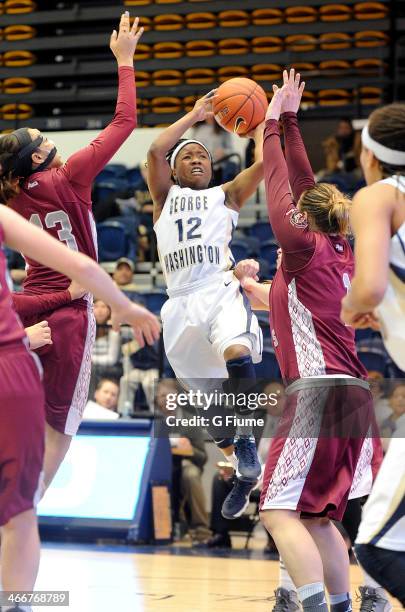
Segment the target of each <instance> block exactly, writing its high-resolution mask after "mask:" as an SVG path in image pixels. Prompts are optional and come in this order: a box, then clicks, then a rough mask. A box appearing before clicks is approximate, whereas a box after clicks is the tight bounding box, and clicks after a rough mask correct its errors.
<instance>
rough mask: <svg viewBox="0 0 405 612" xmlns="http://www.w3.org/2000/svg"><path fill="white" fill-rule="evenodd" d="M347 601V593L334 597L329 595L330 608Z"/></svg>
mask: <svg viewBox="0 0 405 612" xmlns="http://www.w3.org/2000/svg"><path fill="white" fill-rule="evenodd" d="M348 599H350V595H349V593H337V594H336V595H331V594H330V593H329V603H330V605H331V606H333V605H334V604H339V603H343V602H344V601H347V600H348Z"/></svg>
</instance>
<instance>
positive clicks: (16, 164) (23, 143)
mask: <svg viewBox="0 0 405 612" xmlns="http://www.w3.org/2000/svg"><path fill="white" fill-rule="evenodd" d="M12 135H13V136H15V138H16V139H17V141H18V144H19V145H20V149H19V150H18V151H17V153H15V154H14V155H12V156H11V157H10V158H9V159H7V160H6V162H4V164H3V165H4V172H7V171H10V170H11V171H12V173H13V175H14V176H18V177H23V178H27V177H28V176H30V175H31V174H33V172H41V171H42V170H45V168H47V166H49V164H50V163H51V161H52V160H53V158H54V157H55V155H56V153H57V150H56V147H53V149H51V151H50V152H49V155H48V157H47V158H46V159H45V161H43V162H42V164H40V165H39V166H38V168H36V169H35V170H34V171H33V170H32V159H31V155H32V153H33V152H34V151H35V150H36V149H37V148H38V147H39V146H40V145H41V143H42V142H43V140H44V137H43V136H37V137H36V138H35V139H34V140H32V139H31V134H30V133H29V131H28V128H19V129H18V130H14V131H13V132H12Z"/></svg>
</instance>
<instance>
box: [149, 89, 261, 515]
mask: <svg viewBox="0 0 405 612" xmlns="http://www.w3.org/2000/svg"><path fill="white" fill-rule="evenodd" d="M214 95H215V91H212V92H210V93H209V94H207V95H206V96H205V97H203V98H202V99H200V100H198V101H197V102H196V104H195V106H194V109H193V110H192V111H191V112H189V113H187V114H186V115H185V116H184V117H182V118H181V119H180V120H179V121H177V122H176V123H174V124H173V125H171V126H170V127H168V128H167V129H166V130H165V131H164V132H163V133H162V134H161V135H160V136H159V137H158V138H157V139H156V140H155V141H154V142H153V144H152V145H151V147H150V149H149V152H148V184H149V189H150V193H151V195H152V198H153V207H154V211H153V218H154V230H155V233H156V237H157V244H158V250H159V257H160V261H161V264H162V268H163V271H164V275H165V278H166V283H167V292H168V295H169V298H170V299H169V300H168V301H167V302H166V303H165V304H164V306H163V308H162V312H161V317H162V322H163V330H164V332H163V338H164V344H165V350H166V354H167V357H168V360H169V362H170V365H171V366H172V368H173V370H174V372H175V374H176V377H177V378H178V379H179V380H181V381H183V384H184V386H186V387H188V388H191V389H202V390H203V391H206V390H207V389H209V388H210V385H211V390H212V389H213V388H216V385H218V379H227V378H229V381H227V382H228V383H229V387H227V389H228V390H229V391H233V392H235V391H236V388H237V386H238V384H239V383H240V382H241V381H242V379H243V380H244V381H247V380H254V378H255V371H254V367H253V363H254V362H258V361H260V360H261V351H262V334H261V330H260V327H259V325H258V321H257V319H256V317H255V315H252V312H251V310H250V306H249V303H248V300H247V299H246V298H245V297H244V295H243V292H242V290H241V288H240V284H239V281H238V280H237V278H236V277H234V275H233V268H234V265H235V261H234V259H233V257H232V253H231V251H230V248H229V244H230V242H231V240H232V234H233V231H234V229H235V227H236V224H237V221H238V216H239V210H240V208H241V207H242V206H243V204H244V203H245V202H246V200H248V199H249V198H250V197H251V196H252V195H253V194H254V193H255V191H256V189H257V187H258V185H259V183H260V182H261V181H262V179H263V163H262V148H263V130H262V128H261V127H260V128H257V129H256V131H255V133H254V139H255V144H256V147H255V148H256V152H257V161H255V163H254V164H253V165H252V166H251V167H250V168H247V169H246V170H244V171H243V172H241V173H240V174H239V175H238V176H237V177H236V178H235V179H234V180H233V181H230V182H228V183H225V184H224V185H221V186H218V187H212V186H211V181H212V157H211V154H210V152H209V151H208V149H207V148H206V147H205V146H204V145H203V144H202V143H200V142H198V141H196V140H180V139H181V138H182V136H183V134H184V133H185V132H186V131H187V130H188V129H189V128H191V127H192V126H193V125H194V124H195V123H197V122H198V121H203V120H204V119H205V118H206V117H207V116H209V115H211V114H212V101H213V96H214ZM239 390H240V389H239ZM249 412H250V411H249ZM245 416H246V415H245ZM248 416H252V415H251V414H249V415H248ZM207 429H208V431H209V432H210V434H211V435H212V437H213V438H214V439H215V442H216V444H217V446H218V447H219V448H220V449H221V450H222V452H223V453H224V455H225V456H226V457H227V459H228V460H230V461H232V462H233V465H234V467H235V470H236V475H237V478H236V479H235V485H234V487H233V489H232V491H231V492H230V494H229V496H228V497H227V499H226V500H225V503H224V505H223V509H222V512H223V514H224V516H225V517H226V518H236V517H238V516H240V515H241V514H242V513H243V511H244V509H245V508H246V506H247V505H248V503H249V495H250V492H251V491H252V490H253V488H254V487H255V486H256V485H257V482H258V478H259V476H260V472H261V466H260V463H259V460H258V458H257V452H256V447H255V442H254V438H253V436H252V430H251V428H249V427H244V426H239V427H238V428H237V430H236V434H237V435H236V436H235V437H234V433H235V432H234V431H232V432H231V433H230V434H228V433H227V434H225V435H223V434H222V432H220V430H219V429H218V427H213V426H212V424H211V427H209V426H208V427H207Z"/></svg>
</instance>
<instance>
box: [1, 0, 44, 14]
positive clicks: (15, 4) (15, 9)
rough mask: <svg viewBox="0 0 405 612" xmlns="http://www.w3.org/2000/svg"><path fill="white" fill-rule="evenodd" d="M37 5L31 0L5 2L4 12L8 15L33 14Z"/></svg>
mask: <svg viewBox="0 0 405 612" xmlns="http://www.w3.org/2000/svg"><path fill="white" fill-rule="evenodd" d="M36 9H37V5H36V3H35V2H33V1H32V0H6V1H5V2H4V11H5V13H8V14H9V15H21V14H23V13H33V12H34V11H36Z"/></svg>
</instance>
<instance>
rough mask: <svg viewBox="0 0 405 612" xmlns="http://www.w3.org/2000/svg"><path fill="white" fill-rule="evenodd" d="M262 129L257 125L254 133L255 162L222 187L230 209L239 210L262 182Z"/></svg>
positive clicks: (262, 126)
mask: <svg viewBox="0 0 405 612" xmlns="http://www.w3.org/2000/svg"><path fill="white" fill-rule="evenodd" d="M263 129H264V125H263V124H261V125H259V126H258V127H257V128H256V129H255V131H254V133H253V139H254V141H255V161H254V163H253V164H252V165H251V166H250V167H249V168H246V170H243V171H242V172H240V173H239V174H238V176H236V177H235V178H234V179H233V181H230V182H229V183H225V184H224V185H222V189H223V190H224V191H225V196H226V199H225V201H226V204H227V205H228V206H229V207H230V208H234V209H236V210H240V209H241V208H242V206H243V205H244V204H245V202H246V201H247V200H248V199H249V198H250V197H251V196H252V195H253V194H254V193H255V192H256V190H257V188H258V187H259V185H260V183H261V182H262V180H263Z"/></svg>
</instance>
